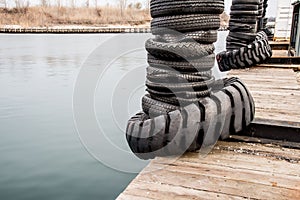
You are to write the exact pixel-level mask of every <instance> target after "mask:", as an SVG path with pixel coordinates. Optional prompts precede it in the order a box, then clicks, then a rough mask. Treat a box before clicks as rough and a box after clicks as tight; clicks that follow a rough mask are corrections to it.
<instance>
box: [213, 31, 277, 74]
mask: <svg viewBox="0 0 300 200" xmlns="http://www.w3.org/2000/svg"><path fill="white" fill-rule="evenodd" d="M271 56H272V49H271V47H270V45H269V43H268V41H267V39H265V34H264V33H258V35H257V39H256V40H255V41H254V42H253V43H251V44H250V45H248V46H247V47H241V48H239V49H236V50H234V51H231V52H221V53H219V54H218V55H217V61H218V65H219V69H220V71H229V70H231V69H244V68H247V67H251V66H253V65H255V64H259V63H262V62H264V61H265V60H267V59H268V58H270V57H271Z"/></svg>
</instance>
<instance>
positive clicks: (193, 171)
mask: <svg viewBox="0 0 300 200" xmlns="http://www.w3.org/2000/svg"><path fill="white" fill-rule="evenodd" d="M299 161H300V150H293V149H285V148H280V147H276V146H265V145H261V144H245V143H232V142H219V144H218V145H217V146H216V147H215V148H214V150H213V151H212V152H211V153H210V154H209V155H208V156H207V157H205V158H203V157H201V155H199V154H197V153H188V154H186V155H184V156H182V157H181V158H180V159H178V160H176V161H175V162H172V163H171V164H170V163H168V158H157V159H155V160H153V161H152V162H151V163H150V164H149V165H148V166H147V167H146V168H145V169H144V170H143V171H142V172H141V173H140V174H139V175H138V176H137V178H136V179H135V180H134V181H133V182H132V183H131V184H130V185H129V186H128V188H127V189H126V190H125V191H124V192H123V193H122V194H121V195H120V196H119V197H118V199H119V200H134V199H208V200H212V199H221V200H223V199H266V200H270V199H276V200H281V199H287V200H298V199H300V170H299V169H300V163H299Z"/></svg>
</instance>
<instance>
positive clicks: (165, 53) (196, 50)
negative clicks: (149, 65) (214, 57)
mask: <svg viewBox="0 0 300 200" xmlns="http://www.w3.org/2000/svg"><path fill="white" fill-rule="evenodd" d="M145 47H146V50H147V51H148V53H149V54H151V55H152V56H154V57H156V58H161V59H166V60H183V59H195V58H201V57H204V56H208V55H210V54H212V53H213V52H214V50H215V47H214V45H213V44H199V43H197V42H178V43H166V42H158V41H155V40H154V39H148V40H147V41H146V45H145Z"/></svg>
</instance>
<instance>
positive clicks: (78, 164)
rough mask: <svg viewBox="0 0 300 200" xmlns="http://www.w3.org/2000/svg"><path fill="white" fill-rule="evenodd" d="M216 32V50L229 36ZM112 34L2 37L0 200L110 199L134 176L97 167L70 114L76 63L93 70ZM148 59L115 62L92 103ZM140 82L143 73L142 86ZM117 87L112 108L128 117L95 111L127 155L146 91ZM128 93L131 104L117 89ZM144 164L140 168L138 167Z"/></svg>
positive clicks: (137, 55) (132, 56)
mask: <svg viewBox="0 0 300 200" xmlns="http://www.w3.org/2000/svg"><path fill="white" fill-rule="evenodd" d="M221 34H222V39H221V42H220V43H219V44H217V50H218V51H219V50H221V49H223V48H224V36H225V35H226V32H223V33H221ZM114 37H116V36H115V35H0V44H1V46H0V91H1V92H0V199H14V200H18V199H30V200H35V199H63V200H68V199H70V200H71V199H72V200H76V199H80V200H81V199H89V200H90V199H97V200H99V199H114V198H116V197H117V196H118V195H119V193H120V192H122V190H123V189H124V188H126V186H127V185H128V184H129V182H130V181H131V180H132V179H133V178H134V177H135V176H136V174H133V173H124V172H120V171H118V170H114V169H112V168H110V167H109V166H105V165H103V164H101V162H98V161H97V160H95V159H94V158H93V156H91V155H90V154H89V153H88V152H87V151H86V150H85V148H84V147H83V145H82V143H81V141H80V139H79V137H78V133H77V130H76V126H75V122H74V117H73V111H72V105H73V104H72V101H73V98H72V97H73V90H74V85H75V82H76V78H77V76H78V74H79V72H80V69H81V66H82V65H83V64H84V63H93V62H94V63H95V66H98V65H99V62H100V63H101V58H100V57H99V59H98V57H95V56H91V55H93V52H95V50H96V52H97V47H99V46H101V44H102V43H103V42H105V41H109V40H111V39H112V38H114ZM120 45H122V42H120ZM114 48H117V47H113V46H112V47H111V49H107V51H108V52H113V51H114ZM141 48H142V46H141ZM98 50H99V48H98ZM99 53H100V54H101V51H100V52H99V51H98V52H97V55H98V54H99ZM95 55H96V54H95ZM145 56H146V53H145V52H144V51H143V50H139V51H137V52H131V53H128V54H127V55H123V56H119V57H117V58H116V60H115V61H114V62H113V63H112V64H111V67H110V68H109V70H107V72H106V74H105V76H104V77H103V78H102V79H101V80H100V81H98V83H99V85H98V88H97V89H96V93H95V99H96V102H101V101H106V100H107V101H108V102H109V101H110V98H109V97H108V96H109V95H106V94H108V93H109V91H110V90H111V89H110V87H108V86H109V85H113V84H111V83H117V82H121V83H122V81H123V82H124V83H126V82H128V83H130V82H132V83H134V81H133V79H130V76H128V78H127V79H126V75H128V74H130V73H129V72H130V71H132V70H134V68H133V66H137V67H138V66H144V65H146V61H145ZM86 60H88V61H86ZM99 67H102V66H100V65H99ZM119 80H122V81H119ZM143 81H144V75H142V76H141V77H140V80H139V84H140V83H143ZM134 84H135V83H134ZM120 85H121V89H120V91H121V92H118V94H117V95H119V97H118V98H117V99H118V100H117V101H116V103H115V104H114V105H115V106H118V105H123V104H122V102H123V101H124V102H125V101H126V103H127V105H128V108H126V109H127V111H128V112H120V113H115V115H114V118H113V119H114V121H112V118H110V117H106V116H110V114H111V113H110V110H109V109H104V108H103V106H102V108H101V105H104V104H102V103H100V104H99V103H95V113H96V115H97V117H98V118H99V120H100V121H101V120H102V121H104V122H105V124H106V125H107V126H106V127H104V129H105V130H104V131H106V132H109V133H110V134H111V135H112V137H111V140H112V141H113V142H115V143H117V144H118V145H119V146H120V148H121V149H124V150H126V151H128V147H127V144H126V141H125V138H124V128H125V124H126V120H127V119H128V116H129V115H132V114H133V113H135V112H137V111H138V110H140V103H139V101H140V97H141V95H142V94H143V92H144V88H143V86H141V87H138V88H135V89H134V88H130V87H129V86H128V85H126V84H119V87H120ZM129 85H130V84H129ZM128 90H133V92H132V95H131V97H130V99H125V98H124V99H123V98H122V94H123V93H122V91H123V92H124V91H128ZM120 95H121V96H120ZM98 104H99V105H100V106H99V105H98ZM113 107H114V106H113ZM86 121H87V122H89V119H88V118H87V119H86ZM116 121H117V122H118V123H116ZM87 124H88V123H87ZM81 134H82V133H81ZM104 153H105V154H106V155H108V157H110V158H112V159H114V160H117V162H118V161H119V164H120V166H122V165H123V164H124V162H130V160H126V158H124V157H121V154H118V153H112V154H110V152H104ZM146 164H147V163H139V166H138V167H137V168H138V169H139V168H142V167H143V166H144V165H146ZM121 171H122V170H121Z"/></svg>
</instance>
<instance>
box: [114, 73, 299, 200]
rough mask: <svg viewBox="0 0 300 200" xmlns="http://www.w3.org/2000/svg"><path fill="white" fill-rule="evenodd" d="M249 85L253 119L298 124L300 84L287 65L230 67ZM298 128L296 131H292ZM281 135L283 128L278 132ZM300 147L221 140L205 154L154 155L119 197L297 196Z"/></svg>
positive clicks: (240, 197) (276, 197)
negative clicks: (155, 156) (204, 155)
mask: <svg viewBox="0 0 300 200" xmlns="http://www.w3.org/2000/svg"><path fill="white" fill-rule="evenodd" d="M229 76H238V77H240V78H241V79H242V80H243V81H244V82H245V83H246V85H247V86H248V87H249V89H250V91H251V93H252V95H253V97H254V99H255V103H256V119H255V121H258V122H259V121H261V122H270V123H275V124H281V125H282V126H286V127H290V126H292V127H296V128H297V130H299V128H300V113H299V111H300V86H299V83H298V82H297V80H296V74H295V72H294V71H293V70H291V69H278V68H261V67H260V68H251V69H248V70H238V71H232V72H230V74H229ZM296 133H298V134H299V132H296ZM282 134H283V135H284V132H283V133H282ZM299 169H300V148H298V149H297V148H295V149H292V148H284V147H282V146H277V145H274V144H260V143H251V142H232V141H223V142H219V143H218V144H217V146H216V147H215V148H214V150H213V151H212V152H211V153H210V154H209V155H208V156H206V157H202V156H201V155H200V154H198V153H187V154H185V155H183V156H181V157H180V158H179V159H177V160H175V161H174V162H171V163H170V162H169V159H168V158H156V159H154V160H153V161H151V163H150V164H149V165H148V166H147V167H146V168H145V169H144V170H143V171H142V172H141V173H140V174H139V175H138V176H137V178H136V179H135V180H133V182H132V183H131V184H130V185H129V186H128V188H127V189H126V190H125V191H124V192H123V193H122V194H121V195H120V196H119V197H118V199H119V200H125V199H126V200H127V199H130V200H132V199H279V200H280V199H289V200H293V199H295V200H297V199H300V170H299Z"/></svg>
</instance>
